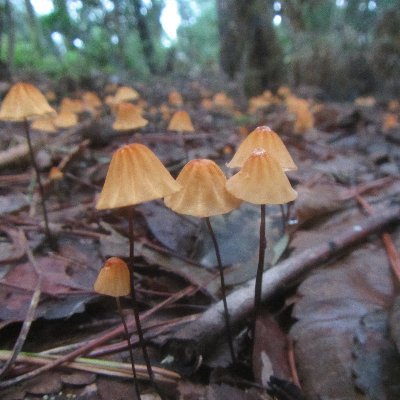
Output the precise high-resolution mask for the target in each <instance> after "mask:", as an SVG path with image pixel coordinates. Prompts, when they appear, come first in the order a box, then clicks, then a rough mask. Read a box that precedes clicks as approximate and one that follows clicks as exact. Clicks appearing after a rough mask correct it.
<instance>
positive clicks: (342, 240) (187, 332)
mask: <svg viewBox="0 0 400 400" xmlns="http://www.w3.org/2000/svg"><path fill="white" fill-rule="evenodd" d="M399 219H400V207H393V208H391V209H389V210H387V211H386V212H385V213H382V214H381V215H374V216H371V217H368V218H366V219H364V220H363V221H361V222H360V223H359V224H352V225H351V226H349V228H348V229H346V230H344V231H343V232H341V233H339V234H337V235H335V237H332V240H330V241H328V242H325V243H322V244H320V245H318V246H314V247H312V248H310V249H307V250H305V251H303V252H301V253H300V254H298V255H296V256H294V257H291V258H289V259H287V260H285V261H282V262H280V263H279V264H277V265H276V266H275V267H273V268H271V269H269V270H268V271H266V272H264V277H263V287H262V301H263V302H265V301H268V300H270V299H271V298H272V297H273V296H274V294H276V293H277V292H278V291H282V290H286V289H288V288H290V287H293V286H295V285H296V284H297V283H298V282H299V280H300V279H301V277H302V276H304V274H306V273H307V272H309V271H311V270H312V269H313V268H316V267H320V266H323V265H324V263H325V262H327V261H328V260H329V259H330V258H332V257H334V256H337V255H338V253H340V252H342V251H344V250H346V249H347V248H349V247H350V246H354V245H355V244H356V243H358V242H360V241H361V240H363V239H365V238H366V237H367V236H369V235H371V234H372V233H375V232H377V231H380V230H381V229H382V228H384V227H386V226H387V225H388V224H390V223H393V222H395V221H398V220H399ZM254 285H255V280H254V279H252V280H250V281H249V282H247V283H246V284H245V285H244V286H242V287H241V288H239V289H237V290H236V291H234V292H232V293H231V294H230V295H229V296H228V297H227V301H228V307H229V310H230V312H231V322H232V326H235V325H236V326H238V325H240V324H243V321H245V320H246V318H248V317H250V316H251V315H252V311H253V304H254ZM224 329H225V324H224V318H223V304H222V301H219V302H218V303H216V304H214V305H213V306H211V307H210V308H209V309H208V310H207V311H205V312H204V313H203V314H202V315H201V316H200V317H199V318H198V319H197V320H196V321H194V322H192V323H190V324H188V325H187V326H185V327H183V328H182V329H180V330H179V331H177V332H176V333H175V334H174V336H173V337H172V338H171V337H168V340H170V339H172V342H174V346H176V342H177V341H178V343H180V342H182V346H181V348H182V347H183V346H185V344H188V345H189V344H190V345H191V346H193V345H194V346H195V348H196V351H197V352H200V354H203V353H205V350H206V349H207V350H208V351H210V349H212V346H213V344H215V343H216V342H217V341H218V339H219V338H220V337H222V336H223V335H224ZM168 340H166V337H164V338H159V339H157V340H156V342H157V343H159V344H163V343H164V344H166V345H168Z"/></svg>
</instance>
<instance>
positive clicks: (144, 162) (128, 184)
mask: <svg viewBox="0 0 400 400" xmlns="http://www.w3.org/2000/svg"><path fill="white" fill-rule="evenodd" d="M179 189H181V185H179V184H178V183H177V182H176V181H175V180H174V179H173V178H172V176H171V175H170V173H169V172H168V171H167V169H166V168H165V167H164V165H163V164H162V163H161V161H160V160H159V159H158V158H157V156H156V155H155V154H154V153H153V152H152V151H151V150H150V149H149V148H148V147H146V146H144V145H143V144H139V143H133V144H128V145H125V146H123V147H121V148H120V149H118V150H117V151H116V152H115V153H114V154H113V156H112V159H111V163H110V166H109V168H108V172H107V176H106V180H105V182H104V186H103V190H102V191H101V193H100V197H99V200H98V202H97V204H96V208H97V209H98V210H104V209H110V208H118V207H125V206H130V205H134V204H139V203H143V202H145V201H150V200H154V199H160V198H162V197H165V196H167V195H169V194H171V193H174V192H177V191H178V190H179Z"/></svg>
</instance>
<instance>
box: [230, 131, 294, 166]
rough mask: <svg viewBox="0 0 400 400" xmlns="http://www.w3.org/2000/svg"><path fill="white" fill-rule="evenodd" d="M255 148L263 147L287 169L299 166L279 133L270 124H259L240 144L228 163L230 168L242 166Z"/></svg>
mask: <svg viewBox="0 0 400 400" xmlns="http://www.w3.org/2000/svg"><path fill="white" fill-rule="evenodd" d="M255 148H263V149H265V150H266V151H267V153H268V154H270V155H271V156H273V157H274V158H275V159H276V160H277V161H278V162H279V164H280V165H281V167H282V169H283V170H285V171H289V170H296V169H297V166H296V164H295V163H294V161H293V159H292V157H291V156H290V154H289V152H288V150H287V148H286V146H285V144H284V143H283V142H282V140H281V138H280V137H279V135H278V134H277V133H276V132H274V131H273V130H272V129H271V128H269V127H268V126H259V127H257V128H256V129H254V131H252V132H251V133H249V135H248V136H247V137H246V139H245V140H243V142H242V143H241V144H240V146H239V148H238V149H237V151H236V153H235V155H234V156H233V158H232V160H231V161H230V162H229V163H228V164H227V166H228V167H229V168H236V167H239V168H240V167H242V165H243V164H244V162H245V161H246V160H247V159H248V158H249V156H250V154H251V153H252V151H253V150H254V149H255Z"/></svg>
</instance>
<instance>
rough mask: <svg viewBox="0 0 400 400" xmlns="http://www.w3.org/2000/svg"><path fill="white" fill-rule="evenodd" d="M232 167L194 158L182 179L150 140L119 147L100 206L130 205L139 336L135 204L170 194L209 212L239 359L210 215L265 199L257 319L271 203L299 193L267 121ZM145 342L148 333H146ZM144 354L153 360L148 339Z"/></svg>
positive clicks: (176, 201) (182, 206)
mask: <svg viewBox="0 0 400 400" xmlns="http://www.w3.org/2000/svg"><path fill="white" fill-rule="evenodd" d="M227 166H228V167H231V168H237V167H239V168H240V170H239V171H238V172H237V173H236V174H235V175H233V176H232V177H230V178H229V179H227V178H226V177H225V174H224V172H223V171H222V170H221V168H220V167H219V166H218V165H217V164H216V163H215V162H214V161H212V160H208V159H195V160H191V161H189V162H188V163H187V164H186V165H185V166H184V167H183V168H182V170H181V172H180V173H179V175H178V176H177V178H176V180H174V179H173V178H172V176H171V175H170V174H169V172H168V171H167V170H166V169H165V167H164V166H163V164H162V163H161V161H160V160H159V159H158V158H157V157H156V155H155V154H154V153H153V152H152V151H151V150H150V149H149V148H147V147H146V146H144V145H141V144H129V145H125V146H123V147H121V148H120V149H118V150H117V151H116V152H115V153H114V155H113V156H112V159H111V163H110V166H109V169H108V173H107V176H106V180H105V183H104V186H103V189H102V192H101V194H100V197H99V199H98V201H97V205H96V208H97V209H98V210H102V209H114V208H126V209H127V210H128V222H129V241H130V251H129V254H130V256H129V280H130V288H131V290H130V295H131V297H132V299H133V304H134V307H133V308H134V314H135V320H136V324H137V329H138V334H139V338H141V335H142V334H141V327H140V319H139V314H138V310H137V305H136V299H135V291H134V286H135V282H134V273H133V272H134V237H133V217H132V215H133V214H132V207H133V206H134V205H135V204H138V203H142V202H145V201H150V200H153V199H159V198H164V203H165V205H166V206H167V207H169V208H170V209H172V210H173V211H175V212H177V213H179V214H185V215H190V216H194V217H199V218H203V219H204V221H205V223H206V225H207V228H208V230H209V233H210V235H211V239H212V242H213V245H214V249H215V254H216V259H217V264H218V270H219V274H220V282H221V293H222V301H223V304H224V319H225V327H226V335H227V342H228V345H229V349H230V353H231V358H232V363H235V362H236V356H235V350H234V343H233V335H232V328H231V324H230V319H229V308H228V304H227V299H226V287H225V281H224V266H223V262H222V259H221V255H220V251H219V247H218V243H217V239H216V236H215V234H214V231H213V229H212V225H211V221H210V217H212V216H215V215H221V214H226V213H229V212H230V211H232V210H234V209H236V208H238V207H239V206H240V204H241V202H242V201H245V202H248V203H252V204H256V205H260V207H261V223H260V244H259V261H258V267H257V273H256V284H255V294H254V323H255V320H256V318H257V313H258V310H259V307H260V302H261V288H262V276H263V271H264V258H265V250H266V234H265V217H266V205H267V204H279V205H282V204H286V203H289V202H291V201H293V200H294V199H295V198H296V197H297V193H296V191H295V190H294V189H293V188H292V186H291V184H290V182H289V179H288V178H287V176H286V175H285V172H286V171H289V170H295V169H297V167H296V164H295V163H294V161H293V159H292V158H291V156H290V154H289V152H288V151H287V149H286V147H285V145H284V144H283V142H282V140H281V139H280V138H279V136H278V135H277V134H276V133H275V132H274V131H272V130H271V129H270V128H268V127H266V126H260V127H258V128H256V129H255V130H254V131H253V132H251V133H250V134H249V135H248V137H247V138H246V139H245V140H244V141H243V142H242V144H241V145H240V146H239V148H238V150H237V152H236V154H235V155H234V157H233V158H232V160H231V161H230V162H229V163H228V164H227ZM140 340H141V342H142V339H140ZM142 349H143V354H144V357H145V360H147V361H146V362H148V364H147V365H148V372H149V376H150V378H151V377H152V371H151V365H150V362H149V361H148V358H147V355H146V347H145V345H144V342H142Z"/></svg>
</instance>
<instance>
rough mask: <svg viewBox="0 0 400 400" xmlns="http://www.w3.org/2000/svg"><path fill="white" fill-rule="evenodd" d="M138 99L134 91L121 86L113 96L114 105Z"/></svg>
mask: <svg viewBox="0 0 400 400" xmlns="http://www.w3.org/2000/svg"><path fill="white" fill-rule="evenodd" d="M139 97H140V96H139V93H138V92H137V91H136V90H135V89H133V88H131V87H129V86H121V87H120V88H118V90H117V92H116V93H115V95H114V103H116V104H118V103H122V102H125V101H131V100H137V99H138V98H139Z"/></svg>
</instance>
